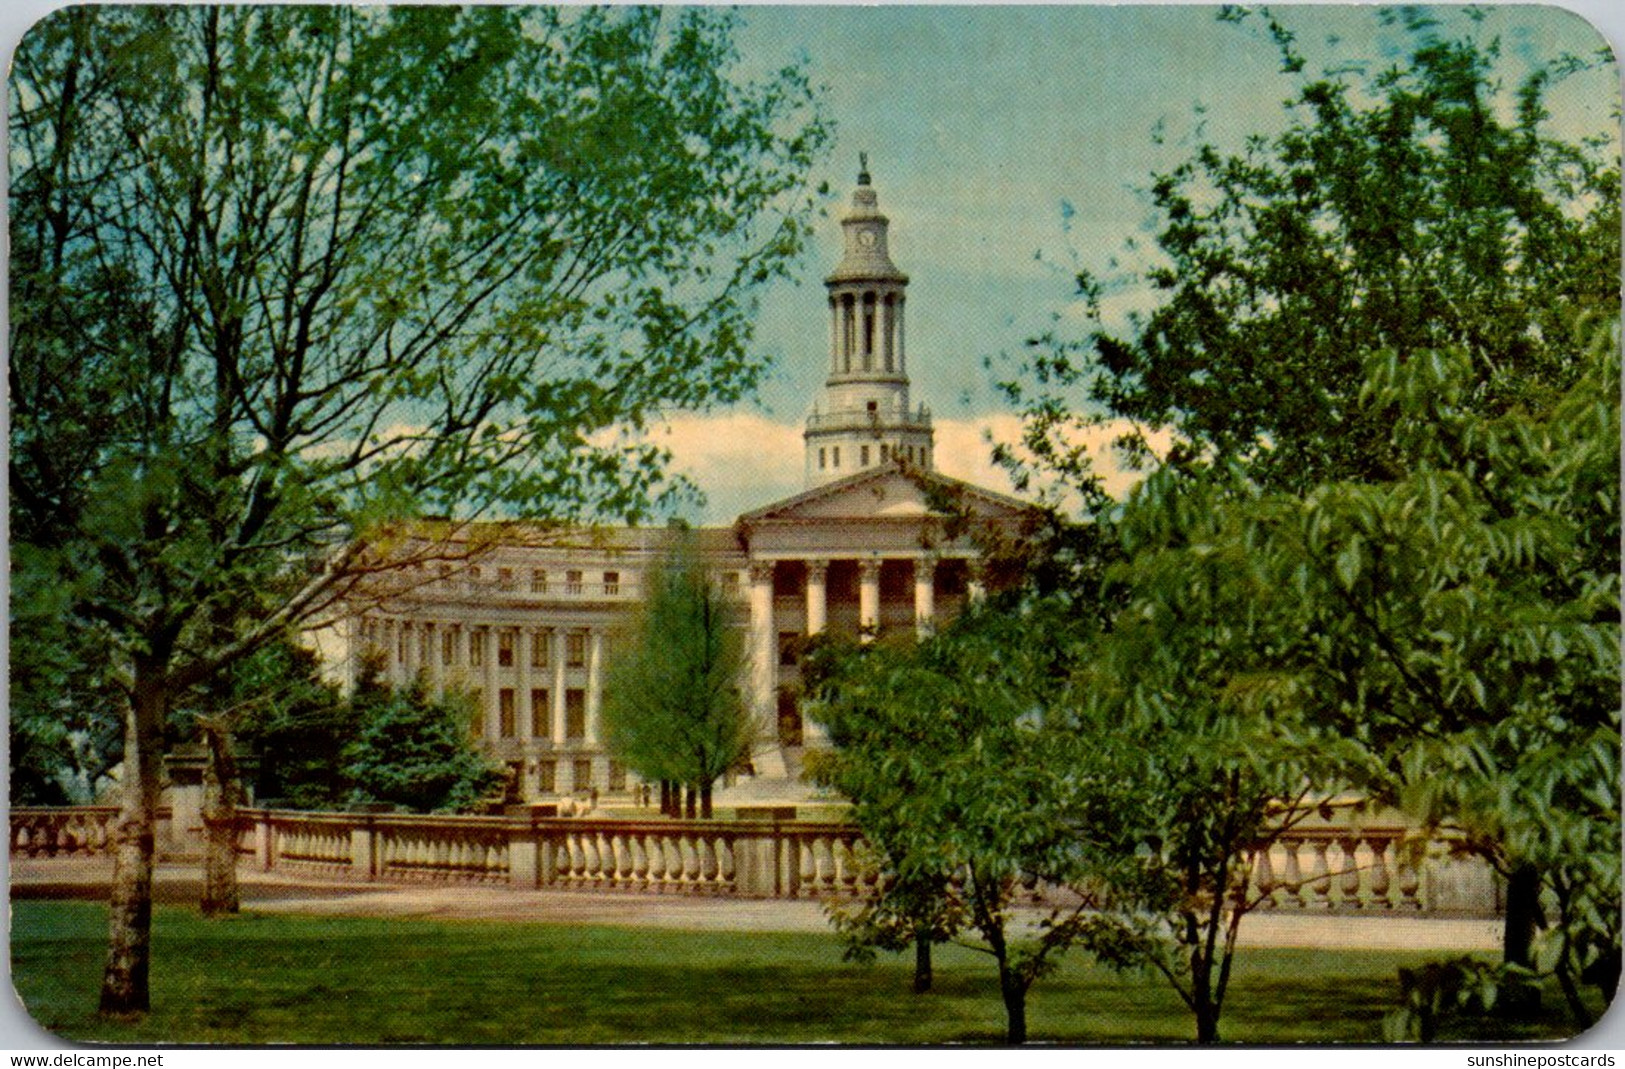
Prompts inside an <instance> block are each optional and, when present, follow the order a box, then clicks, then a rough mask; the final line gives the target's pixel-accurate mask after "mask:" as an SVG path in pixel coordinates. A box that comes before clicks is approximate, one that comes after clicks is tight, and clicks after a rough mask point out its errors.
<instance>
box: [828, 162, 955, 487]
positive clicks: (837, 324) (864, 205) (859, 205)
mask: <svg viewBox="0 0 1625 1069" xmlns="http://www.w3.org/2000/svg"><path fill="white" fill-rule="evenodd" d="M858 160H859V172H858V185H857V189H855V190H854V191H853V193H852V203H851V206H850V207H849V208H848V209H847V211H846V213H845V214H844V215H843V216H841V233H842V239H843V246H842V250H841V260H840V262H839V263H837V264H836V265H835V270H833V271H831V272H830V273H829V275H828V276H827V277H826V278H825V279H824V286H825V288H826V289H827V290H828V291H829V313H830V331H829V333H830V337H829V378H828V379H827V380H826V381H825V383H824V394H823V398H822V400H821V401H820V403H819V406H817V407H815V408H814V409H813V413H812V415H811V416H809V417H808V419H807V430H806V432H805V434H804V435H803V437H804V438H805V439H806V442H807V465H806V471H807V484H808V485H809V486H815V485H817V484H819V483H822V482H828V481H829V480H831V479H839V478H844V477H845V476H848V475H852V474H855V473H857V472H859V471H862V470H864V469H865V468H872V467H875V466H876V465H879V464H883V463H889V462H892V461H900V462H902V463H905V464H909V465H912V466H914V467H918V468H923V469H929V468H930V466H931V446H932V432H931V416H930V413H929V412H927V411H926V410H925V408H924V406H921V407H919V408H918V409H914V408H911V407H910V405H909V399H908V389H909V380H908V365H907V351H906V348H905V346H904V330H903V326H904V322H903V310H904V306H905V303H906V290H907V289H908V276H907V275H905V274H903V272H901V271H899V270H898V269H897V265H896V264H894V263H892V260H891V252H890V242H889V235H888V228H889V226H890V220H888V219H887V218H886V216H885V215H883V214H881V211H880V198H879V196H878V194H876V192H875V188H874V185H873V182H872V180H871V178H870V176H869V160H868V156H867V154H866V153H860V154H859V156H858Z"/></svg>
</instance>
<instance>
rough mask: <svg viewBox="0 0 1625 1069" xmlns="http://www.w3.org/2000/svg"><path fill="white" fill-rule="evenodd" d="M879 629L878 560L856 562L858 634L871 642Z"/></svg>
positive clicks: (862, 638) (864, 640)
mask: <svg viewBox="0 0 1625 1069" xmlns="http://www.w3.org/2000/svg"><path fill="white" fill-rule="evenodd" d="M879 627H880V558H878V557H869V558H866V559H864V560H860V561H858V633H859V635H861V636H862V637H861V641H863V642H871V641H873V640H874V637H875V633H876V631H877V630H878V628H879Z"/></svg>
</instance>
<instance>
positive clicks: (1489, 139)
mask: <svg viewBox="0 0 1625 1069" xmlns="http://www.w3.org/2000/svg"><path fill="white" fill-rule="evenodd" d="M1481 14H1482V13H1475V12H1472V11H1467V12H1466V13H1464V15H1463V16H1457V17H1465V18H1468V19H1476V18H1478V17H1479V16H1480V15H1481ZM1223 17H1224V18H1226V19H1229V20H1232V21H1247V20H1257V19H1262V20H1264V21H1265V22H1266V24H1267V25H1268V28H1269V30H1270V31H1271V34H1272V36H1273V37H1274V39H1275V41H1276V43H1277V45H1278V46H1279V49H1280V53H1281V58H1282V65H1283V70H1284V72H1285V74H1286V75H1287V76H1288V77H1290V78H1292V79H1293V81H1294V83H1295V85H1294V89H1293V91H1292V93H1293V95H1292V96H1291V98H1290V99H1289V100H1288V101H1287V102H1286V115H1287V126H1286V129H1285V131H1284V132H1282V133H1280V134H1278V135H1275V136H1273V137H1265V136H1254V137H1251V138H1248V139H1247V141H1246V143H1245V146H1244V147H1243V148H1242V149H1241V150H1240V151H1229V150H1226V149H1225V148H1223V147H1222V146H1219V145H1215V144H1212V143H1205V144H1202V145H1201V146H1200V147H1199V148H1197V149H1196V150H1195V151H1194V152H1193V153H1192V155H1191V156H1190V158H1189V159H1187V160H1186V161H1185V162H1183V163H1181V164H1180V165H1178V166H1176V167H1174V168H1173V169H1171V170H1169V171H1167V172H1165V173H1160V174H1157V175H1155V176H1153V178H1152V181H1151V185H1150V188H1149V189H1148V190H1147V194H1148V196H1149V199H1150V203H1151V207H1152V210H1153V211H1154V212H1155V213H1156V220H1157V222H1156V228H1157V229H1156V235H1155V251H1154V253H1151V254H1149V255H1147V256H1145V257H1142V256H1141V254H1140V253H1139V251H1138V250H1136V251H1135V252H1133V253H1130V254H1128V255H1126V256H1125V259H1124V261H1122V263H1121V264H1120V263H1119V261H1116V260H1114V261H1113V266H1112V267H1109V268H1104V269H1102V270H1100V271H1085V272H1083V273H1080V274H1079V275H1078V277H1077V294H1078V297H1079V298H1080V299H1081V302H1082V304H1083V306H1084V308H1085V309H1086V310H1087V311H1088V312H1089V313H1090V314H1091V315H1092V316H1093V317H1094V319H1095V325H1094V328H1093V329H1092V330H1090V331H1089V332H1088V333H1087V334H1086V335H1085V336H1084V337H1082V338H1074V337H1066V336H1061V335H1057V334H1053V333H1052V334H1048V335H1045V336H1042V337H1039V338H1035V339H1033V341H1032V343H1031V345H1032V354H1033V355H1032V358H1031V359H1030V360H1029V361H1028V363H1027V365H1026V368H1025V375H1024V376H1021V377H1018V378H1016V379H1013V380H1012V381H1010V382H1008V383H1006V388H1007V390H1008V392H1009V393H1010V395H1011V396H1012V397H1013V398H1014V399H1015V400H1016V401H1017V402H1018V403H1019V404H1020V405H1021V406H1022V408H1023V409H1024V410H1025V412H1026V413H1027V416H1028V420H1027V426H1026V430H1025V434H1024V441H1025V444H1026V445H1027V446H1028V448H1029V449H1030V450H1031V452H1032V454H1033V455H1034V457H1035V458H1036V460H1037V462H1038V465H1039V467H1041V468H1049V469H1051V470H1052V471H1054V472H1055V473H1057V474H1059V475H1061V476H1062V477H1063V478H1064V479H1066V480H1068V481H1073V482H1081V483H1083V484H1085V485H1086V486H1088V487H1093V486H1094V480H1093V477H1092V473H1091V472H1090V470H1089V467H1088V461H1087V457H1086V455H1085V454H1083V453H1082V452H1081V451H1079V450H1077V449H1075V448H1074V447H1073V446H1072V445H1071V441H1072V439H1073V437H1074V432H1075V430H1076V429H1077V428H1079V427H1080V426H1085V425H1088V424H1091V423H1094V422H1096V421H1101V420H1109V419H1117V420H1122V419H1127V420H1131V421H1133V422H1134V423H1135V425H1137V426H1138V427H1140V428H1143V429H1144V430H1150V429H1153V428H1163V429H1167V430H1170V431H1172V432H1173V434H1174V445H1173V449H1172V455H1173V456H1174V457H1175V458H1176V459H1177V458H1181V457H1207V458H1212V459H1219V460H1225V459H1238V460H1241V461H1243V462H1245V463H1246V464H1247V466H1248V471H1249V474H1250V475H1251V476H1252V477H1253V478H1254V479H1256V480H1258V481H1259V482H1260V483H1261V484H1264V485H1267V486H1270V487H1278V488H1284V489H1291V490H1296V491H1299V492H1302V491H1306V490H1308V489H1309V488H1310V487H1313V486H1315V485H1316V484H1318V483H1320V482H1323V481H1327V480H1337V479H1386V478H1391V477H1393V476H1394V475H1396V474H1398V473H1399V472H1401V471H1403V470H1404V460H1403V458H1401V457H1397V456H1395V455H1394V454H1393V452H1392V443H1390V441H1389V439H1388V436H1387V435H1386V433H1385V432H1386V429H1387V428H1386V426H1385V425H1384V424H1383V423H1382V422H1381V416H1380V414H1379V413H1376V412H1372V411H1369V410H1364V409H1361V408H1360V407H1359V406H1358V404H1357V403H1356V402H1357V398H1358V395H1359V392H1360V389H1361V387H1362V385H1363V383H1364V381H1365V368H1366V364H1367V361H1368V360H1370V359H1371V358H1372V357H1373V356H1374V355H1375V354H1377V353H1379V352H1383V351H1391V352H1396V353H1399V354H1401V355H1402V356H1407V357H1408V356H1410V355H1412V354H1419V353H1421V352H1425V351H1432V350H1439V349H1444V348H1454V349H1456V350H1457V351H1460V352H1462V353H1463V354H1465V355H1466V357H1467V359H1468V361H1469V363H1470V366H1471V368H1472V371H1473V375H1474V378H1475V382H1476V386H1475V388H1474V390H1473V395H1472V402H1471V403H1472V405H1473V407H1474V408H1475V409H1476V410H1478V411H1482V412H1485V413H1487V414H1493V413H1499V412H1505V411H1508V410H1511V409H1513V408H1515V407H1516V406H1518V405H1519V404H1521V403H1525V402H1527V401H1529V400H1531V399H1533V398H1536V397H1538V396H1540V395H1542V394H1547V395H1549V394H1550V393H1551V392H1553V391H1561V390H1562V389H1564V388H1566V387H1567V386H1569V385H1571V384H1572V383H1573V382H1574V376H1575V368H1574V364H1573V362H1572V359H1571V357H1572V354H1573V353H1575V352H1577V351H1579V349H1580V347H1581V346H1582V344H1583V343H1584V338H1583V337H1581V336H1579V335H1577V334H1576V331H1575V323H1576V320H1575V318H1574V313H1575V312H1576V311H1577V310H1579V311H1582V312H1583V311H1586V310H1602V311H1603V312H1605V313H1606V312H1609V311H1611V310H1613V309H1615V308H1617V307H1618V304H1619V263H1620V215H1619V210H1620V186H1619V147H1618V134H1617V130H1616V128H1615V121H1612V120H1607V119H1605V118H1604V117H1601V116H1599V117H1598V121H1597V131H1596V136H1595V137H1594V138H1592V139H1589V140H1585V141H1581V142H1579V143H1574V142H1569V141H1565V140H1563V139H1561V138H1559V137H1558V136H1557V135H1556V134H1554V132H1553V131H1554V129H1556V124H1554V123H1553V122H1552V121H1551V119H1552V116H1551V115H1550V114H1549V112H1548V110H1547V105H1546V96H1547V92H1548V90H1549V88H1550V87H1551V85H1552V84H1553V83H1554V82H1555V81H1556V80H1558V79H1559V78H1561V77H1564V76H1565V75H1572V74H1576V73H1577V72H1578V71H1579V70H1580V69H1581V68H1583V67H1585V66H1587V65H1588V61H1585V60H1581V59H1576V58H1575V57H1570V56H1561V57H1552V59H1551V62H1549V63H1547V64H1546V65H1545V66H1543V67H1542V68H1540V69H1539V70H1537V71H1536V72H1535V73H1534V74H1532V75H1531V76H1530V77H1529V78H1528V80H1527V81H1526V82H1524V83H1523V84H1522V85H1519V86H1518V87H1517V89H1516V92H1515V93H1507V92H1505V91H1503V90H1502V87H1501V81H1500V75H1499V70H1498V68H1499V65H1500V62H1499V61H1500V60H1501V46H1500V43H1499V40H1491V41H1489V42H1488V43H1479V42H1477V41H1475V40H1473V39H1472V38H1471V36H1464V37H1459V38H1457V37H1452V36H1450V33H1449V29H1450V28H1449V27H1448V26H1440V25H1438V24H1436V23H1435V21H1434V20H1435V18H1437V17H1441V16H1439V15H1438V13H1437V11H1436V9H1433V10H1429V11H1420V10H1418V11H1407V12H1404V13H1402V14H1400V15H1398V16H1393V17H1396V18H1398V19H1401V20H1403V21H1404V23H1405V28H1406V29H1407V30H1408V31H1409V33H1408V36H1409V40H1410V50H1409V55H1408V57H1407V58H1406V60H1405V61H1403V62H1400V63H1397V64H1395V65H1393V66H1391V67H1389V68H1387V69H1384V70H1382V71H1381V72H1380V73H1377V74H1375V75H1374V76H1372V77H1369V78H1365V77H1362V73H1361V72H1362V71H1363V68H1362V67H1360V66H1358V65H1353V64H1351V65H1349V66H1346V67H1344V68H1341V69H1338V70H1333V71H1328V72H1325V73H1323V74H1321V75H1319V76H1313V75H1310V74H1308V73H1307V72H1305V70H1304V68H1305V66H1306V64H1305V60H1304V58H1303V57H1302V56H1301V55H1300V54H1299V53H1298V51H1297V49H1296V46H1295V43H1294V40H1293V35H1292V32H1291V30H1290V29H1288V28H1287V27H1286V26H1284V25H1283V24H1282V23H1280V22H1279V21H1277V20H1276V19H1274V17H1273V16H1271V15H1270V14H1269V13H1268V11H1262V12H1253V13H1247V12H1245V11H1244V10H1242V9H1231V10H1229V11H1227V13H1226V14H1225V15H1224V16H1223ZM1597 65H1599V66H1603V67H1609V68H1611V65H1612V61H1611V59H1609V58H1607V57H1606V56H1605V55H1604V56H1603V57H1602V58H1601V59H1599V60H1598V61H1597ZM1136 262H1145V266H1144V267H1143V269H1141V270H1139V271H1137V272H1135V271H1132V270H1131V269H1130V268H1129V267H1128V266H1126V265H1129V264H1133V263H1136ZM1128 287H1143V288H1145V289H1147V290H1149V291H1151V292H1153V293H1155V294H1156V295H1157V297H1158V301H1157V304H1156V306H1155V307H1154V308H1153V309H1152V310H1151V311H1149V312H1148V313H1145V314H1143V315H1138V314H1137V315H1134V316H1131V317H1130V318H1129V321H1128V323H1127V325H1126V327H1120V326H1117V325H1114V324H1108V323H1107V322H1106V321H1105V319H1104V318H1103V309H1104V304H1103V301H1104V299H1105V298H1107V297H1109V296H1111V295H1113V294H1116V293H1120V292H1122V291H1123V290H1124V289H1125V288H1128ZM1125 444H1127V445H1129V446H1130V447H1131V451H1132V452H1134V453H1136V454H1137V455H1139V456H1140V457H1142V458H1144V457H1145V455H1146V453H1145V450H1146V446H1145V440H1144V438H1143V437H1141V436H1139V435H1135V436H1131V438H1130V439H1128V440H1127V441H1126V443H1125Z"/></svg>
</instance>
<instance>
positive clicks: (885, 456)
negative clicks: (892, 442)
mask: <svg viewBox="0 0 1625 1069" xmlns="http://www.w3.org/2000/svg"><path fill="white" fill-rule="evenodd" d="M890 459H891V446H889V445H886V444H885V443H884V442H882V443H881V445H880V462H881V463H882V464H884V463H886V461H888V460H890Z"/></svg>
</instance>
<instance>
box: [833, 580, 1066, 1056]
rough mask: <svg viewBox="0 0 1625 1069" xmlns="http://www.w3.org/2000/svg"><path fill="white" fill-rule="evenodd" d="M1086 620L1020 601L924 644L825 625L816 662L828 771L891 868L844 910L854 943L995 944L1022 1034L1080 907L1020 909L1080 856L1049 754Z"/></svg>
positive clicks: (1059, 773) (1014, 1028)
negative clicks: (1055, 715)
mask: <svg viewBox="0 0 1625 1069" xmlns="http://www.w3.org/2000/svg"><path fill="white" fill-rule="evenodd" d="M1075 633H1076V627H1075V625H1074V624H1073V623H1072V621H1071V619H1069V618H1068V617H1067V616H1065V615H1055V616H1052V617H1041V616H1039V615H1038V614H1037V613H1036V612H1034V611H1032V607H1031V606H1027V607H1022V606H1012V607H1010V610H1009V611H983V612H973V613H970V614H968V615H966V616H962V617H961V618H960V619H958V620H956V621H955V622H954V623H953V624H952V625H950V626H949V627H947V628H944V629H943V630H942V631H941V632H940V633H939V634H937V635H935V636H933V637H932V638H930V639H929V640H927V641H925V642H923V643H921V644H919V645H917V646H916V645H908V644H885V643H875V644H871V645H863V646H849V645H844V644H842V643H841V642H840V640H838V639H827V640H825V641H823V642H822V643H820V644H818V645H817V646H816V647H815V649H814V651H813V654H812V663H811V665H810V667H809V676H810V683H811V686H812V696H813V698H814V701H813V704H812V705H811V707H810V713H811V715H812V716H814V717H816V718H817V719H819V720H820V721H822V722H823V724H824V725H825V726H826V728H827V729H828V731H829V737H830V741H831V742H832V743H833V744H834V746H835V752H834V753H833V754H832V755H831V756H830V757H829V759H827V760H826V761H823V762H821V763H820V764H819V765H818V766H817V775H818V777H819V781H820V782H821V783H823V784H824V785H826V786H829V787H833V788H834V789H836V790H838V791H840V792H841V793H842V794H843V795H845V796H846V797H847V798H849V799H851V800H852V803H853V817H854V819H855V820H856V821H857V823H858V824H859V825H860V826H861V827H862V828H863V831H864V837H865V839H866V841H867V843H868V845H869V849H870V850H871V851H873V855H874V861H875V863H876V864H877V865H878V867H879V868H880V870H881V879H880V881H879V882H878V884H877V890H876V891H875V894H874V898H873V899H872V900H871V901H870V902H868V903H866V904H865V905H864V906H863V907H862V908H861V909H860V910H858V911H857V912H856V913H853V914H848V915H845V916H844V917H842V918H841V919H840V920H841V922H840V926H841V927H842V929H843V931H844V934H845V935H846V936H847V939H848V945H849V948H852V947H858V946H861V945H862V943H863V942H864V941H866V940H872V941H873V942H874V944H875V945H877V946H880V947H883V948H886V949H900V947H901V945H902V944H903V943H904V941H905V940H911V939H913V938H915V937H917V936H918V935H920V934H922V933H923V934H925V935H926V936H928V937H929V938H932V939H944V938H952V939H955V940H963V941H964V943H965V945H968V946H972V947H974V948H976V949H978V950H981V951H983V952H984V953H987V954H989V955H991V956H992V957H993V958H994V960H995V963H996V965H997V968H998V974H999V985H1000V994H1001V997H1002V999H1003V1001H1004V1004H1005V1009H1006V1014H1007V1038H1008V1040H1009V1041H1010V1042H1013V1043H1019V1042H1023V1041H1025V1039H1026V1031H1027V1025H1026V996H1027V991H1028V990H1029V989H1030V988H1031V986H1032V985H1033V984H1034V983H1035V982H1036V981H1037V980H1038V979H1039V978H1040V977H1042V976H1044V975H1046V974H1047V973H1048V972H1050V971H1051V970H1052V969H1053V967H1054V961H1055V958H1056V957H1057V956H1058V955H1059V954H1061V953H1063V952H1064V951H1065V949H1066V947H1067V946H1068V945H1069V944H1070V942H1071V941H1072V939H1073V938H1074V936H1075V933H1076V926H1077V924H1078V916H1077V912H1076V911H1075V910H1066V911H1059V912H1057V913H1055V914H1053V915H1052V916H1050V917H1049V918H1048V919H1047V920H1046V921H1045V922H1044V923H1042V924H1040V925H1038V926H1037V927H1036V929H1032V928H1029V926H1028V925H1026V924H1025V922H1023V921H1022V920H1020V919H1019V918H1018V915H1017V913H1016V907H1017V906H1018V904H1020V902H1021V901H1022V900H1023V896H1024V892H1025V891H1027V890H1029V889H1031V888H1033V887H1034V886H1036V885H1037V882H1038V881H1040V880H1043V881H1050V882H1066V881H1067V880H1069V879H1070V878H1071V877H1072V876H1073V875H1074V874H1075V873H1076V872H1077V871H1078V869H1079V866H1080V857H1079V841H1078V838H1077V837H1076V835H1075V834H1074V829H1073V828H1072V826H1071V825H1070V824H1069V823H1068V821H1067V819H1066V817H1067V814H1066V811H1065V806H1064V799H1065V798H1066V792H1065V784H1066V781H1067V778H1068V775H1069V770H1068V769H1067V768H1066V767H1065V766H1064V765H1063V764H1061V763H1059V762H1056V761H1053V760H1049V759H1048V758H1049V757H1051V756H1053V755H1052V754H1051V753H1050V751H1049V749H1048V747H1047V745H1046V733H1045V730H1044V722H1045V717H1046V714H1047V711H1048V703H1049V701H1050V700H1051V699H1052V697H1053V695H1054V694H1055V693H1056V685H1057V683H1058V682H1059V681H1060V678H1059V673H1060V672H1062V671H1064V665H1065V663H1066V662H1065V651H1066V650H1067V649H1068V645H1069V643H1071V642H1073V641H1075ZM1037 636H1044V638H1043V639H1039V638H1037ZM857 953H858V954H859V955H860V956H861V955H862V951H861V950H858V951H857Z"/></svg>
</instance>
